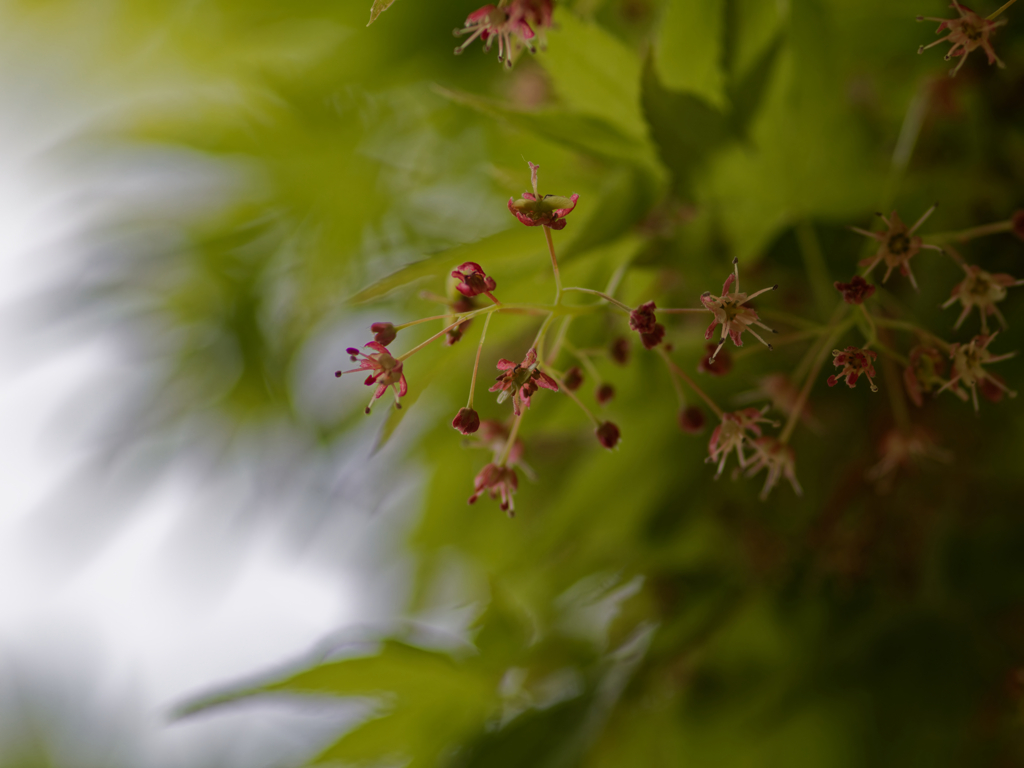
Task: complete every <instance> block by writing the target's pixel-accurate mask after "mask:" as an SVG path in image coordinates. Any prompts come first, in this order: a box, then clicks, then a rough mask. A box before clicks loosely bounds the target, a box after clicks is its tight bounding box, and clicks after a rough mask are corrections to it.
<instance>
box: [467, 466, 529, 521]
mask: <svg viewBox="0 0 1024 768" xmlns="http://www.w3.org/2000/svg"><path fill="white" fill-rule="evenodd" d="M518 489H519V478H518V477H516V471H515V470H514V469H512V467H503V466H499V465H497V464H494V463H491V464H487V465H486V466H485V467H484V468H483V469H481V470H480V472H479V473H477V476H476V477H475V478H474V479H473V495H472V496H470V497H469V503H470V504H475V503H476V500H477V499H479V498H480V496H481V495H482V494H483V493H485V492H486V493H490V494H491V498H492V499H496V498H498V497H499V496H500V497H501V509H502V511H504V512H508V516H509V517H515V514H516V504H515V499H514V498H513V494H514V493H515V492H516V491H517V490H518Z"/></svg>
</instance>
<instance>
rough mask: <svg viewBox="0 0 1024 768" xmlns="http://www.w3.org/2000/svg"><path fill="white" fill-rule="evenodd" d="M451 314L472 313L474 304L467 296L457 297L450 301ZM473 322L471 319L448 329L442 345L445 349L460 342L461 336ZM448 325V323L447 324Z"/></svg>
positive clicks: (474, 307)
mask: <svg viewBox="0 0 1024 768" xmlns="http://www.w3.org/2000/svg"><path fill="white" fill-rule="evenodd" d="M448 306H449V308H450V309H451V311H452V314H455V315H460V314H462V313H464V312H472V311H473V310H474V309H476V302H475V301H473V299H471V298H469V297H468V296H459V297H458V298H457V299H455V300H454V301H452V302H451V303H450V304H449V305H448ZM472 322H473V318H469V319H468V320H463V321H462V322H461V323H459V324H458V325H456V326H454V327H452V328H449V329H448V333H446V334H445V339H444V344H445V346H446V347H450V346H451V345H452V344H455V343H457V342H459V341H461V340H462V335H463V334H464V333H465V332H466V331H468V330H469V326H470V323H472ZM449 324H450V323H449Z"/></svg>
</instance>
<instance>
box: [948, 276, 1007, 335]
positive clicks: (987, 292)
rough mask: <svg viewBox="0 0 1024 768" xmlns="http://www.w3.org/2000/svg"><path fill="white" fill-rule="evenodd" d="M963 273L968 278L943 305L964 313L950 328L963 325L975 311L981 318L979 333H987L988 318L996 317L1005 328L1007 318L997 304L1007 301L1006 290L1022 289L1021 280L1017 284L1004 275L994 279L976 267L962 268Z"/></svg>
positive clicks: (960, 283) (958, 285)
mask: <svg viewBox="0 0 1024 768" xmlns="http://www.w3.org/2000/svg"><path fill="white" fill-rule="evenodd" d="M964 272H966V273H967V277H966V278H965V279H964V280H962V281H961V282H959V283H957V284H956V286H955V287H954V288H953V292H952V294H951V295H950V297H949V298H948V299H947V300H946V303H945V304H943V305H942V308H943V309H946V308H948V307H951V306H952V305H953V304H954V302H957V301H959V302H960V304H961V305H963V311H962V312H961V313H960V317H958V318H957V321H956V324H955V325H954V326H953V328H954V329H955V328H959V327H960V326H961V325H963V322H964V320H966V319H967V316H968V315H969V314H970V313H971V310H972V309H973V308H974V307H977V308H978V314H980V315H981V332H982V333H988V316H989V315H995V316H996V318H997V319H998V320H999V324H1000V325H1002V326H1003V328H1006V318H1005V317H1003V313H1002V312H1000V311H999V308H998V307H997V306H996V304H997V303H998V302H1000V301H1002V300H1003V299H1005V298H1006V289H1007V288H1011V287H1013V286H1015V285H1024V280H1018V279H1017V278H1015V277H1014V276H1013V275H1008V274H1006V273H1004V272H1000V273H998V274H995V275H993V274H992V273H991V272H986V271H985V270H983V269H982V268H981V267H979V266H977V265H975V264H971V265H970V266H964Z"/></svg>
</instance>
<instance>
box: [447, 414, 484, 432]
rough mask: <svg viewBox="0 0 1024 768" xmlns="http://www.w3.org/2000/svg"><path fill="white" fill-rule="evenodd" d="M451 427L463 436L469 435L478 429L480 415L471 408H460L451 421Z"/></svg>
mask: <svg viewBox="0 0 1024 768" xmlns="http://www.w3.org/2000/svg"><path fill="white" fill-rule="evenodd" d="M452 426H453V427H454V428H455V429H457V430H459V432H461V433H462V434H464V435H471V434H473V433H474V432H476V431H477V430H478V429H480V414H478V413H477V412H476V411H474V410H473V409H472V408H460V409H459V412H458V413H457V414H455V418H454V419H452Z"/></svg>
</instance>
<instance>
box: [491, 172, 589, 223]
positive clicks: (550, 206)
mask: <svg viewBox="0 0 1024 768" xmlns="http://www.w3.org/2000/svg"><path fill="white" fill-rule="evenodd" d="M529 166H530V181H531V182H532V183H533V192H523V196H522V197H521V198H519V199H518V200H516V199H515V198H512V197H510V198H509V199H508V209H509V211H510V212H511V213H512V215H513V216H515V217H516V218H517V219H519V222H520V223H521V224H525V225H526V226H528V227H539V226H541V225H543V226H545V227H551V229H565V217H566V216H568V215H569V214H570V213H572V212H573V209H574V208H576V201H578V200H579V199H580V196H579V195H577V194H575V193H574V194H573V195H572V197H562V196H561V195H542V194H541V193H540V192H539V191H538V189H537V171H539V170H540V166H539V165H537V164H535V163H529Z"/></svg>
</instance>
